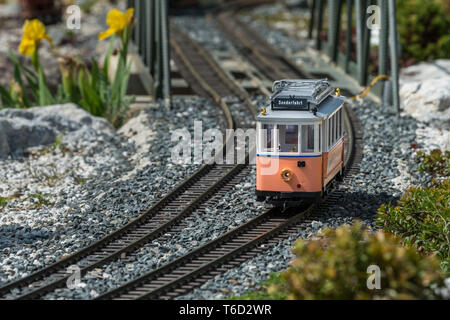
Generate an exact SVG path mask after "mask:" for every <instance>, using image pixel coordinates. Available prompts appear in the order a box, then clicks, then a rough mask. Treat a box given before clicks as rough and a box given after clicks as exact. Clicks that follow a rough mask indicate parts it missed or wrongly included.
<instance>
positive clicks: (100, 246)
mask: <svg viewBox="0 0 450 320" xmlns="http://www.w3.org/2000/svg"><path fill="white" fill-rule="evenodd" d="M171 45H172V47H173V48H174V49H175V51H176V52H177V53H180V52H181V53H182V51H180V47H179V46H178V44H177V43H174V42H173V41H172V42H171ZM199 51H200V53H201V54H202V56H203V57H204V58H205V59H206V60H207V62H208V63H209V64H210V65H211V67H212V69H213V70H215V72H217V73H218V74H219V77H220V78H221V79H222V80H225V78H224V75H223V74H221V73H220V72H218V71H219V70H220V68H218V67H217V65H215V64H214V63H213V60H212V59H211V58H210V57H209V56H208V55H207V54H206V52H205V51H202V50H199ZM181 56H184V54H182V55H181ZM184 63H185V66H186V67H187V68H188V69H190V70H191V72H192V73H193V74H194V75H195V78H196V80H197V81H198V82H199V83H200V86H202V88H203V89H204V90H205V91H206V92H208V93H209V95H210V96H211V97H212V98H213V100H214V101H215V102H216V103H217V104H219V105H220V107H221V108H222V110H223V112H224V116H225V118H226V122H227V127H228V128H230V129H231V128H235V123H234V122H235V121H234V120H233V116H232V114H231V111H230V109H229V107H228V105H227V104H226V102H225V101H224V100H223V99H222V97H221V96H220V95H219V94H217V92H216V91H215V90H214V89H213V88H212V87H211V86H210V85H209V84H208V83H207V82H206V81H204V79H203V78H202V77H201V75H200V74H199V73H198V72H197V71H196V70H195V67H193V65H192V64H191V63H190V61H188V60H186V61H184ZM224 82H225V83H226V84H227V85H228V86H230V89H231V91H232V92H236V88H235V87H234V86H231V84H232V82H231V81H224ZM233 85H234V84H233ZM248 101H249V100H248ZM248 101H246V105H247V107H248V110H249V111H250V112H251V113H252V114H253V113H255V112H256V111H255V110H254V109H252V108H250V104H249V102H248ZM226 144H227V142H225V143H224V145H223V150H225V146H226ZM222 154H223V152H219V154H217V155H216V157H221V156H222ZM247 161H248V156H247ZM214 163H215V158H211V159H210V160H209V162H208V163H207V164H205V165H202V166H201V168H200V169H198V170H197V171H196V172H195V173H194V174H193V175H192V176H190V177H189V178H188V179H187V180H185V181H184V182H183V183H181V184H180V185H178V186H177V187H176V188H175V189H174V190H173V191H171V192H170V193H169V194H168V195H166V196H165V197H163V198H162V199H160V200H159V201H158V202H157V203H156V204H154V205H153V206H152V207H151V208H150V209H149V210H147V211H146V212H145V213H144V214H142V215H141V216H139V217H137V218H135V219H133V220H132V221H130V222H129V223H127V224H126V225H125V226H123V227H122V228H120V229H118V230H116V231H114V232H112V233H111V234H109V235H107V236H105V237H103V238H101V239H99V240H97V241H95V242H94V243H92V244H90V245H89V246H87V247H85V248H83V249H80V250H79V251H77V252H75V253H73V254H71V255H70V256H69V257H67V258H65V259H62V260H59V261H57V262H55V263H53V264H51V265H50V266H48V267H45V268H43V269H41V270H38V271H36V272H34V273H32V274H30V275H28V276H26V277H24V278H22V279H19V280H16V281H12V282H9V283H7V284H5V285H3V286H2V287H0V297H3V298H4V297H5V296H6V295H8V293H10V292H11V290H13V289H19V290H21V291H22V293H21V295H20V296H19V297H18V299H34V298H39V297H41V296H43V295H44V294H46V293H48V292H50V291H52V290H54V289H56V288H59V287H62V286H64V284H65V282H66V281H67V279H68V278H69V277H70V275H69V274H67V273H66V269H67V267H69V266H71V265H75V264H82V268H81V274H82V275H84V274H86V273H87V272H89V271H91V270H93V269H94V268H96V267H99V266H101V265H104V264H105V263H108V262H110V261H113V260H115V259H117V258H120V257H121V256H122V255H123V254H126V253H129V252H132V251H134V250H135V249H136V248H139V247H141V246H142V245H144V244H145V243H148V242H150V241H152V240H154V239H156V238H157V237H158V236H159V235H161V234H164V233H165V232H167V230H169V229H170V228H172V227H173V226H175V225H176V224H178V223H180V222H181V221H182V220H183V219H184V218H186V217H188V216H189V214H190V213H191V212H192V211H193V210H195V208H197V207H198V206H199V205H200V204H201V203H203V202H204V201H206V200H207V199H209V198H210V197H211V195H212V194H213V193H214V192H216V191H217V190H219V189H220V188H221V187H222V186H224V185H225V184H226V183H227V182H228V181H229V180H230V179H231V178H232V177H234V176H236V175H237V174H238V173H239V172H240V171H241V170H242V169H243V168H245V167H246V166H245V164H237V165H232V166H226V165H225V166H221V165H220V167H222V168H223V169H224V170H225V171H226V172H225V173H224V175H223V176H221V177H215V178H216V179H217V181H216V183H214V184H212V185H211V186H207V187H208V188H207V189H206V190H204V192H203V193H202V194H200V195H199V196H197V197H195V198H193V199H192V200H191V201H188V202H187V203H186V205H185V206H184V209H183V210H181V212H179V213H178V214H176V215H175V216H173V217H170V219H168V220H166V221H163V224H162V225H160V226H156V227H155V228H150V229H149V230H148V232H145V233H143V230H141V229H142V226H145V225H146V224H149V223H152V218H154V217H155V216H156V215H157V214H158V212H160V211H162V210H164V208H167V207H168V206H169V205H170V203H171V202H172V201H174V200H176V199H178V198H179V197H180V196H181V195H183V193H185V192H186V191H189V188H190V187H192V186H196V183H198V182H199V181H201V179H202V178H203V177H208V174H209V173H211V172H214V168H217V165H215V164H214ZM136 229H137V230H138V231H139V232H140V233H139V234H138V235H137V236H135V237H134V238H133V237H132V241H123V240H122V239H123V238H127V239H129V238H130V236H131V235H132V234H133V231H136ZM118 242H122V243H123V245H118ZM112 245H114V249H115V250H109V251H107V252H105V251H104V250H105V249H111V248H110V247H111V246H112ZM30 285H31V287H30Z"/></svg>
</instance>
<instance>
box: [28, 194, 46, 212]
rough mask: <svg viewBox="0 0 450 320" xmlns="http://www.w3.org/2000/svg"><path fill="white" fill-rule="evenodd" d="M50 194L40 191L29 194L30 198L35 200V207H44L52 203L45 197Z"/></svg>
mask: <svg viewBox="0 0 450 320" xmlns="http://www.w3.org/2000/svg"><path fill="white" fill-rule="evenodd" d="M46 196H48V194H42V193H40V192H36V193H33V194H31V195H30V196H29V199H30V200H31V201H33V203H34V206H35V208H39V209H40V208H42V207H43V206H48V205H50V204H51V202H50V201H49V200H48V199H46V198H45V197H46Z"/></svg>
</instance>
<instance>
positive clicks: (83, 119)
mask: <svg viewBox="0 0 450 320" xmlns="http://www.w3.org/2000/svg"><path fill="white" fill-rule="evenodd" d="M96 132H102V133H104V134H109V135H112V134H113V133H114V130H113V128H112V127H111V125H110V124H109V123H108V121H107V120H105V119H103V118H98V117H93V116H91V115H90V114H89V113H88V112H86V111H84V110H83V109H81V108H80V107H78V106H76V105H75V104H64V105H54V106H47V107H34V108H30V109H26V110H24V109H2V110H0V157H1V155H2V154H7V153H14V154H22V153H24V152H25V151H26V149H27V148H30V147H36V146H44V145H49V144H52V143H53V142H54V141H55V138H56V136H57V135H58V134H62V133H65V135H66V136H65V140H66V141H65V142H68V143H73V142H74V140H80V139H89V140H91V139H93V138H95V137H96V136H98V134H95V133H96ZM5 141H6V142H5ZM3 158H4V156H3Z"/></svg>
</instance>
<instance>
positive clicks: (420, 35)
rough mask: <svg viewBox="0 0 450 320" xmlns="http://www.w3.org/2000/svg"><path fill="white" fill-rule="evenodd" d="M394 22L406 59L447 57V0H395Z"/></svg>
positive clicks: (449, 54) (449, 53)
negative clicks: (395, 20) (395, 19)
mask: <svg viewBox="0 0 450 320" xmlns="http://www.w3.org/2000/svg"><path fill="white" fill-rule="evenodd" d="M396 2H397V25H398V32H399V35H400V41H401V43H402V57H403V59H406V60H414V61H427V60H434V59H439V58H444V59H448V58H450V35H449V30H450V14H449V13H450V4H449V2H448V1H447V0H398V1H396Z"/></svg>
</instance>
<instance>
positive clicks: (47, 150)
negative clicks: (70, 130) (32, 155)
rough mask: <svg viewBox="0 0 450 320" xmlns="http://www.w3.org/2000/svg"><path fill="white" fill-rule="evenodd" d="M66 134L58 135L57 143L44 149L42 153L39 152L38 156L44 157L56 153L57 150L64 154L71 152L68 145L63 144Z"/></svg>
mask: <svg viewBox="0 0 450 320" xmlns="http://www.w3.org/2000/svg"><path fill="white" fill-rule="evenodd" d="M65 134H66V133H65V132H63V133H61V134H58V135H57V136H56V137H55V141H54V142H53V143H52V144H51V146H49V147H45V148H42V149H41V150H40V152H38V154H37V155H41V156H42V155H46V154H49V153H52V152H55V151H56V150H57V149H59V150H61V151H62V152H67V151H69V149H68V148H67V146H66V144H65V143H63V141H62V140H63V138H64V135H65Z"/></svg>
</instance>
